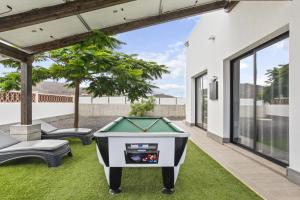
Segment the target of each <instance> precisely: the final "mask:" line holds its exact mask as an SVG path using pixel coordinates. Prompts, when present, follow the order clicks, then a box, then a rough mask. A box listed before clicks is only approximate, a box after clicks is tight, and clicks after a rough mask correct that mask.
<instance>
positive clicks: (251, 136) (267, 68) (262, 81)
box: [231, 34, 289, 165]
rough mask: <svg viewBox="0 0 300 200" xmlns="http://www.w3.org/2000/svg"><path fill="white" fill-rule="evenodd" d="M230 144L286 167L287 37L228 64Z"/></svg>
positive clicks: (287, 144) (280, 38) (287, 113)
mask: <svg viewBox="0 0 300 200" xmlns="http://www.w3.org/2000/svg"><path fill="white" fill-rule="evenodd" d="M231 126H232V135H231V141H232V142H234V143H237V144H239V145H242V146H244V147H247V148H249V149H251V150H252V151H255V152H256V153H258V154H261V155H263V156H264V157H267V158H269V159H270V160H273V161H274V162H277V163H280V164H282V165H287V164H289V38H288V34H286V35H283V36H280V37H278V38H276V39H274V40H273V41H271V42H269V43H267V44H265V45H262V46H261V47H259V48H257V49H254V50H253V51H251V52H250V53H249V54H247V56H244V57H241V58H238V59H236V60H234V61H233V63H232V124H231Z"/></svg>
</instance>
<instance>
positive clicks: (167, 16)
mask: <svg viewBox="0 0 300 200" xmlns="http://www.w3.org/2000/svg"><path fill="white" fill-rule="evenodd" d="M226 4H227V2H226V1H217V2H214V3H209V4H205V5H199V6H194V7H190V8H185V9H180V10H177V11H171V12H167V13H163V14H161V15H158V16H152V17H147V18H143V19H138V20H135V21H132V22H127V23H124V24H120V25H115V26H111V27H108V28H103V29H101V31H103V32H105V33H107V34H110V35H113V34H118V33H123V32H127V31H132V30H136V29H139V28H144V27H148V26H152V25H156V24H160V23H164V22H168V21H173V20H176V19H181V18H184V17H188V16H193V15H198V14H203V13H206V12H210V11H213V10H217V9H223V8H224V7H225V5H226ZM90 35H91V32H87V33H81V34H77V35H73V36H69V37H65V38H62V39H58V40H54V41H51V42H46V43H42V44H38V45H33V46H30V47H25V48H24V49H27V50H30V51H32V52H35V53H40V52H45V51H49V50H53V49H58V48H62V47H66V46H69V45H73V44H76V43H78V42H81V41H83V40H84V39H85V38H86V37H88V36H90Z"/></svg>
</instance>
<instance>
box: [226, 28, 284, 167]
mask: <svg viewBox="0 0 300 200" xmlns="http://www.w3.org/2000/svg"><path fill="white" fill-rule="evenodd" d="M287 38H289V32H286V33H283V34H282V35H279V36H278V37H275V38H273V39H272V40H270V41H268V42H266V43H264V44H262V45H260V46H258V47H256V48H254V49H252V50H250V51H248V52H246V53H244V54H242V55H241V56H239V57H236V58H234V59H232V60H231V61H230V142H231V143H233V144H235V145H237V146H239V147H242V148H244V149H246V150H248V151H250V152H252V153H254V154H256V155H259V156H261V157H263V158H265V159H267V160H270V161H271V162H274V163H276V164H278V165H280V166H283V167H287V166H289V165H288V164H286V163H284V162H281V161H280V160H277V159H275V158H273V157H270V156H267V155H265V154H262V153H260V152H258V151H257V146H256V143H257V139H258V131H257V122H256V121H257V120H256V116H257V113H256V112H257V111H256V108H257V96H256V93H257V58H256V55H257V52H258V51H260V50H262V49H265V48H267V47H269V46H272V45H273V44H275V43H277V42H280V41H282V40H284V39H287ZM250 55H253V59H254V62H253V63H254V85H255V87H254V94H255V95H254V104H253V105H254V110H253V114H254V124H253V126H254V130H255V131H254V133H253V134H254V137H253V140H254V141H253V145H254V146H253V148H250V147H247V146H245V145H243V144H240V143H237V142H235V141H234V139H233V138H234V135H233V132H234V116H233V113H234V105H233V102H234V93H233V87H234V84H235V83H234V81H233V75H234V63H235V62H236V61H238V60H239V61H240V60H242V59H243V58H246V57H248V56H250Z"/></svg>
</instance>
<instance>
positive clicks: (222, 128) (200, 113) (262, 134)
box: [186, 0, 300, 184]
mask: <svg viewBox="0 0 300 200" xmlns="http://www.w3.org/2000/svg"><path fill="white" fill-rule="evenodd" d="M187 46H188V47H187V85H186V87H187V104H186V121H187V123H189V124H192V125H197V126H199V127H201V128H203V129H205V130H207V135H208V136H209V137H212V138H213V139H215V140H217V141H219V142H233V143H236V144H237V145H240V146H243V147H246V148H247V149H249V150H251V151H253V152H254V153H257V154H259V155H261V156H263V157H265V158H267V159H270V160H272V161H274V162H276V163H278V164H281V165H283V166H286V167H287V176H288V178H289V179H290V180H291V181H293V182H295V183H298V184H300V131H299V130H300V117H299V115H300V87H299V86H300V85H299V81H300V78H299V76H300V1H298V0H294V1H277V2H276V1H241V2H240V3H239V4H238V5H237V6H236V7H235V8H234V9H233V10H232V11H231V12H230V13H226V12H224V11H223V10H220V11H215V12H211V13H207V14H204V15H202V16H201V18H200V21H199V23H198V25H197V26H196V28H195V29H194V31H193V32H192V34H191V36H190V37H189V39H188V45H187ZM271 75H273V76H271ZM215 80H217V84H218V92H217V94H218V98H217V99H215V100H213V96H214V95H215V94H216V90H215V89H213V84H214V86H216V81H215ZM209 84H210V86H209ZM255 94H256V95H255Z"/></svg>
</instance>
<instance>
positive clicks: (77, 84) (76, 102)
mask: <svg viewBox="0 0 300 200" xmlns="http://www.w3.org/2000/svg"><path fill="white" fill-rule="evenodd" d="M79 89H80V81H76V82H75V99H74V106H75V107H74V128H78V124H79Z"/></svg>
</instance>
